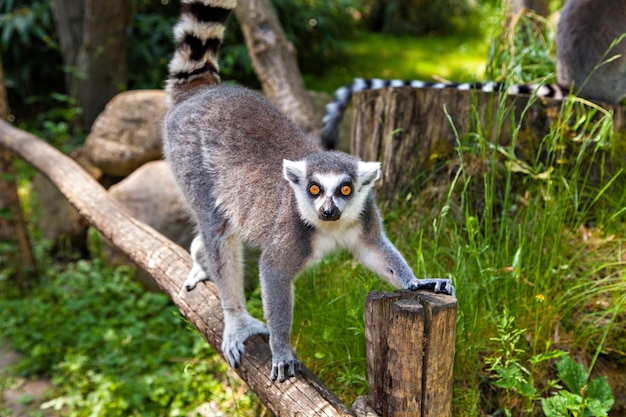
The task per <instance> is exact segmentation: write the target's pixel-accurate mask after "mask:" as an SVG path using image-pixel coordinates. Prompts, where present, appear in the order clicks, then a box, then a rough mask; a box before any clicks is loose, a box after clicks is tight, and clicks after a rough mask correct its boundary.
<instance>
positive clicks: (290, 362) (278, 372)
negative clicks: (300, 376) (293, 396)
mask: <svg viewBox="0 0 626 417" xmlns="http://www.w3.org/2000/svg"><path fill="white" fill-rule="evenodd" d="M296 372H297V373H301V372H302V364H301V363H300V361H299V360H298V359H295V358H292V359H287V360H284V361H278V362H276V361H272V374H271V375H270V378H272V381H276V379H278V380H279V381H280V382H284V381H285V379H287V378H291V377H295V376H296Z"/></svg>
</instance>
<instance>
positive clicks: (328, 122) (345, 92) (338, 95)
mask: <svg viewBox="0 0 626 417" xmlns="http://www.w3.org/2000/svg"><path fill="white" fill-rule="evenodd" d="M385 87H413V88H441V89H443V88H452V89H457V90H479V91H484V92H493V91H500V92H503V91H506V92H507V93H508V94H511V95H516V94H526V95H531V94H536V95H537V96H539V97H552V98H556V99H562V98H563V96H564V94H563V91H562V90H561V88H560V87H558V86H557V85H541V84H530V85H509V86H508V87H507V85H506V84H504V83H496V82H486V83H481V82H473V83H440V82H429V81H419V80H382V79H379V78H372V79H364V78H355V79H354V81H353V82H352V84H350V85H345V86H343V87H340V88H338V89H337V90H336V91H335V97H334V100H333V101H331V102H330V103H328V104H327V105H326V114H325V115H324V118H323V119H322V144H323V145H324V147H326V148H327V149H334V148H335V147H336V145H337V140H338V138H339V126H340V124H341V120H342V119H343V114H344V113H345V111H346V107H348V104H349V103H350V99H351V98H352V94H354V93H357V92H359V91H365V90H376V89H379V88H385Z"/></svg>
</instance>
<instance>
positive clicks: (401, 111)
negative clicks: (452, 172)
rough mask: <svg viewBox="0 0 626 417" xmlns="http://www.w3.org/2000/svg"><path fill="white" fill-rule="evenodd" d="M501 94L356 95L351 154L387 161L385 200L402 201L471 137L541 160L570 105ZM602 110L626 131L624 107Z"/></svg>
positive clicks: (398, 90) (382, 186)
mask: <svg viewBox="0 0 626 417" xmlns="http://www.w3.org/2000/svg"><path fill="white" fill-rule="evenodd" d="M502 94H504V93H487V92H482V91H466V90H458V89H453V88H450V89H437V88H411V87H388V88H383V89H377V90H368V91H363V92H358V93H355V94H354V95H353V109H354V110H353V112H354V119H353V120H354V121H353V125H352V143H351V149H352V153H353V154H354V155H357V156H358V157H360V158H361V159H363V160H368V161H380V162H382V169H383V175H382V181H379V183H378V185H377V187H378V192H379V193H382V194H381V197H383V199H384V200H385V201H393V199H394V198H396V197H397V196H398V195H401V194H402V193H403V192H404V191H406V190H407V189H408V188H409V187H411V186H412V185H413V184H414V181H415V178H417V177H418V175H419V174H420V173H424V172H429V171H432V170H433V169H434V168H435V167H436V166H438V164H440V163H442V162H447V161H449V160H450V159H452V158H453V157H454V156H455V154H456V151H457V149H456V148H457V145H459V144H460V143H463V141H464V138H465V137H466V136H467V135H468V134H469V133H470V132H478V133H479V134H481V135H482V136H483V137H485V138H486V139H488V140H489V141H491V142H492V143H498V144H499V145H502V146H508V145H510V144H511V141H512V138H515V151H516V154H517V155H518V156H519V157H520V158H522V159H525V158H534V156H535V155H536V153H537V152H538V150H539V148H540V146H541V142H542V140H543V138H544V137H545V136H546V135H547V134H548V132H549V131H550V127H551V126H552V125H553V123H554V122H555V121H556V120H557V119H558V118H559V117H562V116H560V112H561V105H562V103H563V101H561V100H554V99H548V98H537V99H534V98H531V96H508V95H507V96H502ZM603 106H604V107H606V108H608V109H610V110H614V111H615V113H614V117H613V119H614V124H615V128H616V130H618V131H620V130H623V125H624V122H623V121H624V119H625V117H624V116H625V115H626V110H625V108H624V107H617V108H615V109H613V108H612V107H610V106H608V107H607V106H606V105H603ZM498 113H500V114H501V115H500V117H498ZM502 115H504V116H503V117H502Z"/></svg>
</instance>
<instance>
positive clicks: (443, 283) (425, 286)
mask: <svg viewBox="0 0 626 417" xmlns="http://www.w3.org/2000/svg"><path fill="white" fill-rule="evenodd" d="M408 289H409V291H417V290H430V291H434V292H435V293H436V294H447V295H451V296H452V297H454V296H455V295H454V287H453V286H452V280H451V279H448V278H429V279H418V280H416V281H414V282H412V283H411V284H410V285H409V288H408Z"/></svg>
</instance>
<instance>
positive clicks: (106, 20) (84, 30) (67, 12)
mask: <svg viewBox="0 0 626 417" xmlns="http://www.w3.org/2000/svg"><path fill="white" fill-rule="evenodd" d="M52 14H53V16H54V20H55V22H56V28H57V33H58V35H59V40H60V43H61V52H62V55H63V63H64V65H65V67H66V68H67V71H68V72H67V73H66V89H67V91H68V93H69V95H70V96H72V97H75V98H76V99H77V102H78V106H79V107H81V108H82V110H83V112H82V115H81V121H82V125H83V127H85V128H88V127H89V126H91V124H92V123H93V121H94V120H95V118H96V117H97V116H98V114H100V112H101V111H102V110H103V109H104V107H105V106H106V104H107V103H108V102H109V100H110V99H111V98H113V96H115V95H116V94H117V93H118V92H119V91H120V88H121V87H122V86H123V85H124V84H126V38H127V36H126V30H127V26H128V20H129V16H130V2H129V1H126V0H108V1H100V0H52Z"/></svg>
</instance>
